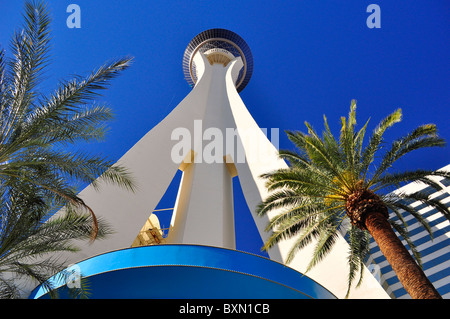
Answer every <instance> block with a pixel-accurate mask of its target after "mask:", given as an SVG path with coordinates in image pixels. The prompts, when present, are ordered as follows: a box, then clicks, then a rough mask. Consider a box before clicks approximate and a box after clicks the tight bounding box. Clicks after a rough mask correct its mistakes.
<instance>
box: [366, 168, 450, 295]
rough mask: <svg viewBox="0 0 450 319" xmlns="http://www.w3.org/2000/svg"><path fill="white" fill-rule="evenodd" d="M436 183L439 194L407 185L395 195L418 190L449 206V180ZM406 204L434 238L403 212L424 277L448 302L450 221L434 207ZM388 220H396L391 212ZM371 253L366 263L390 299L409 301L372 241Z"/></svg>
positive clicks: (420, 185) (421, 186) (414, 185)
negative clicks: (417, 215)
mask: <svg viewBox="0 0 450 319" xmlns="http://www.w3.org/2000/svg"><path fill="white" fill-rule="evenodd" d="M441 170H447V171H448V170H450V165H447V166H446V167H444V168H442V169H441ZM435 181H438V182H439V183H440V185H441V186H442V187H443V189H442V190H441V191H439V192H436V190H435V189H433V188H432V187H430V186H427V185H424V184H422V183H410V184H408V185H405V186H404V187H402V188H400V189H398V190H397V191H396V192H398V191H403V192H415V191H421V192H423V193H426V194H429V195H430V196H431V198H435V199H439V200H440V201H441V202H442V203H444V204H445V205H446V206H447V207H449V206H450V179H447V178H440V179H438V178H437V179H435ZM405 204H408V205H410V206H412V207H415V208H416V209H417V211H418V212H419V213H420V214H421V215H422V216H423V217H424V219H425V220H426V221H427V223H428V224H429V225H430V227H431V229H432V231H433V239H431V237H430V235H429V233H428V232H427V231H426V230H425V228H424V227H423V226H422V225H421V224H420V223H419V222H418V221H417V220H416V219H415V218H414V217H413V216H412V215H410V214H408V213H407V212H405V211H403V212H402V216H403V218H404V219H405V221H406V222H407V224H408V231H409V234H410V238H411V240H412V241H413V242H414V244H415V245H416V248H417V250H418V251H419V252H420V255H421V259H422V265H423V269H424V271H425V274H426V276H427V277H428V278H429V279H430V281H431V282H432V283H433V285H434V287H435V288H436V289H437V290H438V292H439V293H440V294H441V296H442V297H443V298H444V299H450V222H449V221H448V220H447V219H446V218H445V217H444V216H443V215H442V214H441V213H440V212H438V211H437V210H436V209H435V208H433V207H430V206H427V205H425V204H423V203H421V202H419V201H415V202H408V203H405ZM390 217H391V218H392V219H393V220H396V221H397V217H396V216H395V214H393V213H391V215H390ZM397 235H398V234H397ZM399 237H400V236H399ZM400 238H401V237H400ZM403 243H404V244H405V246H406V247H407V248H408V249H409V246H408V245H407V244H406V242H405V241H404V240H403ZM370 253H371V257H370V258H369V260H368V268H369V269H370V270H371V272H372V273H373V275H374V276H375V277H376V278H377V279H378V280H379V282H380V283H381V284H382V286H383V287H384V288H385V290H386V292H387V293H388V294H389V295H390V296H391V298H399V299H410V298H411V297H410V296H409V294H408V293H407V292H406V291H405V289H404V288H403V286H402V284H401V283H400V282H399V280H398V278H397V276H396V275H395V272H394V271H393V270H392V267H391V266H390V265H389V263H388V262H387V260H386V258H385V257H384V256H383V254H382V253H381V251H380V249H379V247H378V245H377V244H376V243H375V241H374V240H373V239H371V242H370Z"/></svg>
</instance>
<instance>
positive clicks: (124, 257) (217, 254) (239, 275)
mask: <svg viewBox="0 0 450 319" xmlns="http://www.w3.org/2000/svg"><path fill="white" fill-rule="evenodd" d="M77 265H78V266H79V267H80V271H81V273H82V275H83V277H84V278H86V279H87V283H88V286H89V291H90V294H89V298H91V299H97V298H101V299H114V298H121V299H126V298H139V299H143V298H152V299H158V298H164V299H171V298H174V299H254V298H258V299H280V298H283V299H294V298H295V299H334V298H335V296H334V295H333V294H331V293H330V292H329V291H328V290H326V289H325V288H324V287H322V286H321V285H319V284H318V283H317V282H315V281H314V280H312V279H310V278H308V277H307V276H304V275H303V274H301V273H299V272H297V271H296V270H294V269H292V268H290V267H286V266H284V265H282V264H280V263H278V262H274V261H272V260H270V259H267V258H263V257H260V256H257V255H253V254H249V253H245V252H241V251H236V250H231V249H224V248H217V247H211V246H200V245H157V246H144V247H137V248H129V249H123V250H117V251H113V252H109V253H105V254H102V255H98V256H95V257H92V258H89V259H86V260H84V261H82V262H80V263H78V264H77ZM50 280H51V281H52V284H53V286H54V287H55V288H56V289H58V292H59V297H60V298H67V297H68V296H69V294H68V288H67V285H66V282H65V280H66V279H64V276H58V275H55V276H54V277H52V278H51V279H50ZM29 298H32V299H43V298H49V294H48V292H47V291H45V289H44V288H43V287H42V286H38V287H37V288H36V289H35V290H34V291H33V292H32V293H31V294H30V297H29Z"/></svg>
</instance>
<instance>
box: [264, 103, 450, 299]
mask: <svg viewBox="0 0 450 319" xmlns="http://www.w3.org/2000/svg"><path fill="white" fill-rule="evenodd" d="M355 112H356V102H355V101H354V100H353V101H352V103H351V106H350V113H349V115H348V118H347V119H346V118H345V117H342V118H341V130H340V136H339V139H336V138H335V137H334V136H333V135H332V133H331V131H330V128H329V126H328V123H327V119H326V117H325V116H324V122H325V123H324V126H325V129H324V132H323V134H322V137H321V136H319V135H318V134H317V132H316V131H315V130H314V129H313V127H312V126H311V125H310V124H309V123H307V122H306V127H307V131H308V133H302V132H297V131H296V132H291V131H289V132H287V135H288V137H289V139H290V140H291V141H292V142H293V144H294V145H295V146H296V148H297V151H290V150H284V151H283V150H282V151H280V152H279V154H280V157H281V158H283V159H285V160H287V161H288V163H289V167H288V168H287V169H280V170H277V171H274V172H269V173H267V174H264V175H263V176H262V177H263V178H265V179H266V182H267V187H268V189H269V191H270V192H271V193H270V195H269V196H268V197H267V198H266V199H265V200H264V201H263V202H262V203H261V204H260V205H259V206H258V209H257V211H258V213H259V214H260V215H264V214H266V213H268V212H269V211H273V210H276V209H282V211H281V213H280V214H277V216H276V217H274V218H272V219H271V220H270V222H269V225H268V227H267V230H273V231H272V233H271V236H270V237H269V239H268V240H267V242H266V243H265V245H264V247H263V248H264V249H266V250H267V249H269V248H270V247H272V246H273V245H274V244H275V243H277V242H279V241H280V240H283V239H286V238H291V237H293V236H298V237H296V238H297V240H296V242H295V244H294V246H293V247H292V248H291V250H290V252H289V255H288V262H289V261H291V260H292V258H293V257H294V255H295V254H296V253H297V252H298V251H299V250H300V249H301V248H302V247H304V246H305V245H307V244H309V243H311V242H312V240H313V239H315V240H316V244H315V248H314V255H313V257H312V259H311V261H310V263H309V265H308V267H307V271H308V270H309V269H311V267H313V266H315V265H316V264H317V263H318V262H319V261H320V260H321V259H322V258H323V257H324V256H326V254H327V253H328V252H329V251H330V250H331V248H332V246H333V244H334V242H335V240H336V238H337V234H338V232H339V231H342V230H343V228H344V227H343V225H344V224H345V220H349V221H350V224H349V226H348V227H347V228H348V240H349V244H350V245H349V247H350V248H349V249H350V251H349V257H348V262H349V266H350V267H349V269H350V271H349V277H348V291H347V297H348V293H349V291H350V287H351V284H352V282H353V281H354V279H355V277H356V275H357V273H358V271H359V272H360V276H361V277H360V278H361V279H362V275H363V269H364V267H363V264H364V261H365V259H366V257H367V256H368V255H367V254H368V252H369V240H370V236H372V237H373V239H374V240H375V242H376V243H377V244H378V246H379V247H380V250H381V252H382V253H383V254H384V256H385V257H386V259H387V261H388V262H389V263H390V264H391V266H392V268H393V270H394V271H395V273H396V274H397V276H398V278H399V280H400V282H401V283H402V284H403V286H404V288H405V289H406V291H407V292H408V293H409V294H410V295H411V296H412V297H413V298H441V297H440V295H439V293H438V292H437V290H436V289H435V288H434V287H433V285H432V284H431V283H430V281H429V280H428V279H427V277H426V276H425V274H424V272H423V270H422V268H421V261H420V254H419V253H418V251H417V249H416V248H415V246H414V243H413V242H412V241H411V240H410V238H409V236H408V232H407V228H406V226H407V225H406V222H405V221H404V219H403V217H402V215H401V210H404V211H406V212H408V213H410V214H411V215H413V216H414V217H415V218H417V219H418V220H419V221H420V223H421V224H422V225H423V226H424V227H425V228H426V229H427V230H428V232H429V233H430V236H432V231H431V228H430V227H429V225H428V224H427V222H426V221H425V220H424V219H423V218H422V217H421V215H420V214H419V213H418V212H417V211H415V209H414V208H412V207H410V206H407V205H405V204H404V200H414V201H416V200H418V201H421V202H423V203H426V204H428V205H431V206H433V207H435V208H436V209H438V210H439V211H440V212H441V213H442V214H444V215H445V217H446V218H447V219H450V212H449V209H448V208H447V207H446V206H445V205H443V204H442V203H440V202H439V201H437V200H434V199H431V198H430V197H429V195H427V194H424V193H421V192H415V193H412V194H411V193H409V194H408V193H395V194H394V193H389V192H388V193H386V191H387V190H390V189H391V190H392V189H393V188H397V187H399V186H400V185H402V184H404V183H407V182H412V181H421V182H424V183H426V184H428V185H430V186H431V187H433V188H434V189H436V190H440V189H441V186H440V185H439V184H438V183H436V182H434V181H433V179H432V178H431V177H433V176H443V177H446V178H449V177H450V173H448V172H444V171H432V170H414V171H405V172H390V170H389V169H390V168H391V167H392V165H393V164H394V162H395V161H397V160H398V159H399V158H401V157H402V156H404V155H406V154H407V153H409V152H411V151H413V150H416V149H421V148H425V147H441V146H444V144H445V142H444V140H443V139H442V138H440V137H438V136H437V130H436V126H435V125H433V124H426V125H422V126H419V127H417V128H416V129H414V130H413V131H412V132H411V133H409V134H408V135H406V136H404V137H401V138H399V139H397V140H395V141H394V142H393V143H392V144H391V145H390V147H387V149H386V151H385V152H384V154H383V155H382V156H378V153H379V152H378V151H380V149H382V148H384V147H385V146H384V140H383V134H384V133H385V131H386V130H387V129H388V128H390V127H391V126H393V125H394V124H395V123H397V122H399V121H401V116H402V113H401V110H400V109H398V110H396V111H395V112H393V113H392V114H390V115H389V116H387V117H386V118H385V119H383V120H382V121H381V122H380V123H379V124H378V126H377V127H376V128H375V130H374V131H373V134H372V136H371V137H370V139H369V141H368V143H367V145H364V143H363V141H364V135H365V132H366V128H367V125H368V121H367V122H366V123H365V125H364V126H363V127H362V128H361V129H360V130H359V131H356V130H355V126H356V113H355ZM378 158H379V161H378ZM389 210H391V211H392V212H393V213H394V214H395V215H396V216H397V217H398V219H399V220H400V223H398V222H394V221H392V220H390V219H389V214H388V211H389ZM394 229H395V230H397V231H398V232H399V234H400V235H401V236H402V237H403V239H404V240H405V241H406V242H407V244H408V245H409V247H410V248H411V251H412V253H413V256H414V258H415V259H416V260H414V258H413V257H412V256H411V254H410V253H409V252H408V250H407V249H406V248H405V246H404V245H403V243H402V241H401V240H400V239H399V238H398V237H397V236H396V234H395V232H394ZM416 261H417V262H416ZM361 279H360V281H359V283H358V284H360V283H361Z"/></svg>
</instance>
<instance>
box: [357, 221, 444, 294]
mask: <svg viewBox="0 0 450 319" xmlns="http://www.w3.org/2000/svg"><path fill="white" fill-rule="evenodd" d="M365 226H366V228H367V230H368V231H369V233H370V234H371V235H372V237H373V239H374V240H375V241H376V243H377V244H378V246H379V247H380V250H381V252H382V253H383V255H384V256H385V257H386V259H387V261H388V262H389V264H390V265H391V266H392V269H393V270H394V271H395V273H396V274H397V277H398V279H399V280H400V282H401V283H402V285H403V287H404V288H405V290H406V291H407V292H408V294H409V295H410V296H411V297H412V298H413V299H442V297H441V296H440V294H439V293H438V291H437V290H436V288H434V286H433V284H432V283H431V282H430V280H429V279H428V278H427V277H426V276H425V273H424V272H423V270H422V268H421V267H420V266H419V265H418V264H417V263H416V262H415V260H414V259H413V257H412V256H411V255H410V254H409V252H408V250H407V249H406V247H405V246H404V245H403V244H402V242H401V240H400V239H399V238H398V237H397V235H396V234H395V233H394V230H393V229H392V227H391V225H390V224H389V222H388V220H387V219H386V217H385V216H384V215H383V214H382V213H379V212H370V213H368V214H367V218H366V220H365Z"/></svg>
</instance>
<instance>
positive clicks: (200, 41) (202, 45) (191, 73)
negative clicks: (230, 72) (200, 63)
mask: <svg viewBox="0 0 450 319" xmlns="http://www.w3.org/2000/svg"><path fill="white" fill-rule="evenodd" d="M198 52H201V53H204V54H205V55H208V56H211V59H209V62H210V63H211V64H213V63H214V62H218V63H223V64H225V65H226V63H227V62H228V61H229V60H232V59H233V58H239V57H240V58H241V59H242V63H243V68H242V69H241V70H240V72H239V75H238V78H237V81H236V89H237V91H238V92H241V91H242V90H243V89H244V88H245V87H246V86H247V84H248V82H249V81H250V78H251V77H252V74H253V55H252V51H251V50H250V47H249V46H248V44H247V43H246V42H245V40H244V39H242V38H241V37H240V36H239V35H238V34H236V33H234V32H232V31H230V30H226V29H209V30H206V31H203V32H200V33H199V34H197V35H196V36H195V37H194V38H193V39H192V40H191V42H189V44H188V46H187V48H186V50H185V51H184V55H183V73H184V78H185V79H186V81H187V82H188V84H189V85H190V86H191V87H193V86H195V84H196V82H197V71H196V67H197V66H196V65H195V62H194V57H195V55H196V54H197V53H198ZM220 56H221V58H222V59H220V58H219V57H220ZM227 60H228V61H227Z"/></svg>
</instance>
